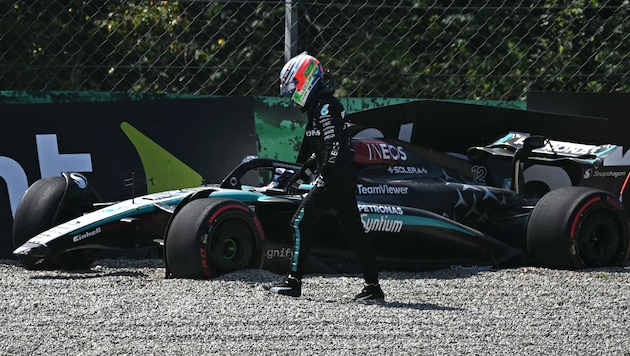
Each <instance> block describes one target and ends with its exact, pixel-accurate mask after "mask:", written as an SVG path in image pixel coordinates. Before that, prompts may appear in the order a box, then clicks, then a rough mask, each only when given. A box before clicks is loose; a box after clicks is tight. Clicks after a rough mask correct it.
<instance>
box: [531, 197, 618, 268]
mask: <svg viewBox="0 0 630 356" xmlns="http://www.w3.org/2000/svg"><path fill="white" fill-rule="evenodd" d="M526 244H527V252H528V254H529V256H530V257H531V258H532V260H533V261H534V262H535V263H536V264H538V265H540V266H544V267H550V268H558V269H578V268H593V267H602V266H616V265H624V264H625V263H626V261H627V260H628V255H629V253H630V251H629V237H628V220H627V218H626V215H625V213H624V210H623V206H622V205H621V203H620V202H619V200H617V199H616V198H615V197H614V196H612V195H611V194H609V193H607V192H605V191H601V190H597V189H592V188H586V187H563V188H559V189H555V190H552V191H551V192H549V193H547V194H546V195H545V196H543V197H542V198H541V199H540V201H539V202H538V204H537V205H536V206H535V207H534V210H533V212H532V214H531V216H530V218H529V221H528V223H527V231H526Z"/></svg>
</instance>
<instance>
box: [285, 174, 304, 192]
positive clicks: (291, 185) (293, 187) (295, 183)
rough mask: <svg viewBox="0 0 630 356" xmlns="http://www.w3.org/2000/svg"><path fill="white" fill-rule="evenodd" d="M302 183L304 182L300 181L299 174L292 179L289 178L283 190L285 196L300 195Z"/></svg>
mask: <svg viewBox="0 0 630 356" xmlns="http://www.w3.org/2000/svg"><path fill="white" fill-rule="evenodd" d="M302 183H304V180H303V179H301V177H300V175H299V174H296V175H294V176H293V177H291V179H290V180H289V182H288V184H287V187H286V189H285V190H286V192H287V194H289V195H298V194H300V184H302Z"/></svg>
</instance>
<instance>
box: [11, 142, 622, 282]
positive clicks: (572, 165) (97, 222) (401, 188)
mask: <svg viewBox="0 0 630 356" xmlns="http://www.w3.org/2000/svg"><path fill="white" fill-rule="evenodd" d="M368 131H369V130H368ZM365 132H367V131H365V130H364V131H362V132H359V133H358V134H357V135H356V136H355V137H354V139H353V147H354V149H355V152H356V164H357V168H358V172H359V177H358V182H357V191H356V194H357V201H358V207H359V211H360V214H361V220H362V222H363V226H364V230H365V232H366V236H367V237H368V238H371V239H372V241H373V244H374V247H375V251H376V252H377V259H378V262H379V266H380V267H381V268H382V269H386V270H408V271H418V270H428V269H437V268H447V267H453V266H462V267H466V266H490V267H506V266H516V265H523V264H539V265H544V266H549V267H559V268H580V267H591V266H597V265H625V264H627V261H628V255H629V254H630V251H629V247H628V245H629V243H628V220H627V217H626V215H627V208H624V206H623V204H622V202H623V201H624V197H625V195H626V194H627V192H626V184H627V180H628V177H629V175H628V171H629V170H630V167H628V166H625V165H619V163H620V162H621V161H620V160H619V159H618V158H619V155H620V154H622V152H621V151H620V147H618V146H616V145H612V144H605V145H587V144H579V143H572V142H563V141H554V140H548V139H546V138H544V137H539V136H532V135H529V134H526V133H518V132H509V133H506V135H505V136H503V137H501V138H499V139H498V140H495V141H494V142H492V143H490V144H488V145H484V146H479V147H471V148H469V150H468V151H467V152H460V153H453V152H450V153H449V152H439V151H437V150H433V149H431V148H426V147H420V146H417V145H412V144H410V143H408V142H403V141H400V140H394V139H389V138H383V137H378V135H376V136H374V135H367V136H366V135H365V134H364V133H365ZM299 168H300V165H299V164H294V163H290V162H282V161H278V160H273V159H266V158H258V157H250V158H249V159H247V160H245V161H244V162H243V163H242V164H240V165H239V166H238V167H236V168H235V169H234V170H233V171H232V172H230V173H229V174H228V175H227V176H226V178H225V179H224V180H223V181H222V182H221V183H219V184H213V185H204V186H200V187H194V188H188V189H180V190H173V191H166V192H161V193H156V194H148V195H145V196H139V197H134V198H132V199H129V200H126V201H122V202H116V203H100V204H89V205H90V208H83V209H78V208H76V206H78V205H82V206H85V205H86V204H85V203H86V201H87V202H90V203H94V201H95V200H97V199H96V198H95V196H96V194H94V193H88V192H90V188H89V184H86V182H87V181H86V179H85V177H83V176H82V175H79V174H76V173H72V174H71V173H65V174H64V175H63V178H64V181H65V183H66V185H65V187H64V188H63V196H62V197H61V198H58V201H55V202H54V204H52V206H54V209H56V210H58V211H57V212H56V213H55V214H54V215H55V216H63V215H64V214H61V212H62V211H64V212H65V211H66V210H68V206H70V205H73V207H74V209H73V210H74V211H75V212H74V213H72V214H71V215H74V216H72V217H71V218H69V219H62V218H54V219H52V220H50V219H48V220H47V221H46V222H43V223H42V222H40V223H39V224H40V225H41V226H42V228H41V230H43V231H41V232H39V231H38V232H37V233H36V234H33V231H27V232H21V230H20V229H22V231H24V230H25V229H26V230H28V228H25V226H26V225H25V224H26V223H28V222H31V221H30V220H28V219H32V218H28V219H27V218H21V217H20V216H26V214H30V215H32V214H39V213H41V212H33V211H32V208H30V207H33V206H35V205H34V204H33V203H31V204H28V203H25V204H24V205H25V207H23V206H22V205H23V204H22V203H21V204H20V206H19V207H18V212H17V213H16V225H15V226H14V243H15V245H16V246H15V247H16V249H15V251H14V254H15V255H16V256H17V257H18V258H19V259H20V260H22V262H23V263H24V264H25V266H27V267H28V268H59V267H66V268H68V267H71V266H73V265H78V266H82V265H84V264H83V263H78V264H77V263H75V262H76V261H77V259H78V260H80V261H81V262H89V259H87V260H85V254H84V252H85V251H98V250H100V249H133V248H139V247H147V246H156V245H160V246H164V258H165V260H166V262H167V275H169V276H174V277H194V278H197V277H199V278H209V277H213V276H216V275H218V274H222V273H225V272H229V271H230V270H234V269H240V268H263V269H267V270H270V271H274V272H277V273H284V272H285V271H287V269H288V265H289V262H290V260H291V257H292V237H291V231H290V228H289V221H290V219H291V217H292V216H293V214H294V212H295V210H296V208H297V206H298V205H299V203H300V201H301V196H300V195H287V194H286V193H284V190H283V184H284V182H285V181H286V178H287V176H289V175H291V174H294V173H295V172H296V171H297V170H299ZM252 177H253V178H252ZM57 178H59V177H57ZM246 178H248V179H249V180H250V181H253V182H254V183H248V184H245V183H244V181H245V180H247V179H246ZM36 184H37V183H36ZM578 186H579V187H587V188H588V191H580V192H579V193H577V194H576V195H575V197H576V199H577V198H579V199H582V197H584V199H586V201H585V202H584V203H578V205H577V206H576V207H575V208H574V210H575V211H576V212H575V213H573V212H569V213H567V214H568V215H567V216H566V217H562V219H564V220H565V221H557V220H558V219H555V220H554V218H553V217H552V218H550V219H551V221H547V220H546V219H547V218H546V217H542V218H541V217H538V218H537V219H543V220H540V221H542V222H541V223H538V222H536V225H554V224H557V225H559V226H562V228H563V229H564V227H566V228H567V229H568V230H567V233H566V235H567V236H564V235H565V232H564V231H565V230H562V231H561V232H558V233H557V234H558V235H562V236H559V237H553V239H560V240H563V241H562V242H561V245H562V246H559V247H557V248H555V250H553V249H552V250H553V251H555V252H553V253H552V254H551V255H550V256H549V255H545V254H546V253H545V252H541V253H539V252H537V251H540V250H548V248H547V242H546V240H545V239H541V238H538V237H532V238H529V237H528V235H527V233H528V230H532V231H541V230H540V229H538V230H537V228H532V227H531V225H532V221H531V220H532V219H531V218H532V212H533V211H534V210H536V207H537V205H539V203H540V202H541V200H542V199H547V200H553V198H549V196H550V192H555V191H559V189H561V188H562V187H578ZM303 188H305V191H306V190H308V188H309V186H308V185H305V186H303ZM31 189H32V187H31V188H29V190H31ZM39 189H41V190H42V191H46V184H45V182H44V183H42V184H41V187H40V188H39ZM38 194H40V193H38ZM554 194H555V193H554ZM558 194H559V193H558ZM566 194H574V193H572V192H569V193H566V192H564V193H563V195H559V197H560V198H562V197H563V196H566ZM28 196H29V194H28V191H27V194H26V195H25V199H39V198H27V197H28ZM88 197H89V198H88ZM545 197H547V198H545ZM567 199H568V198H567ZM576 199H573V198H570V199H569V200H570V201H573V200H576ZM579 199H578V200H579ZM596 200H597V204H595V205H593V206H595V207H598V209H599V210H603V211H605V214H604V215H606V219H607V220H606V224H607V227H606V229H604V230H606V232H607V234H608V235H612V238H608V237H606V239H607V240H606V241H607V242H606V244H605V246H603V243H602V241H604V237H603V235H604V232H601V231H599V230H598V231H599V236H596V237H597V238H594V237H593V236H590V237H589V236H586V237H579V236H578V230H579V229H578V226H577V225H580V226H581V225H583V221H582V220H580V219H581V218H580V216H584V215H585V212H589V211H590V210H592V209H591V207H590V205H589V204H592V203H590V202H595V201H596ZM587 201H588V202H587ZM625 201H629V200H628V199H625ZM71 202H74V203H71ZM77 202H80V203H81V204H78V203H77ZM192 202H195V203H194V204H193V203H192ZM217 202H219V203H220V204H219V203H217ZM230 202H232V203H230ZM210 204H214V205H212V207H208V208H207V209H206V208H205V207H207V206H209V205H210ZM552 204H553V202H552V203H545V204H544V205H545V206H551V205H552ZM593 204H594V203H593ZM193 205H194V206H195V209H197V210H192V211H189V210H191V209H192V208H191V207H192V206H193ZM604 205H605V206H604ZM600 206H601V207H600ZM20 208H23V209H20ZM27 208H29V209H27ZM600 208H601V209H600ZM203 209H205V210H203ZM239 209H241V210H243V211H244V212H245V211H247V212H246V213H247V214H246V215H247V216H246V215H244V214H245V213H239V214H240V215H238V214H236V215H234V216H230V219H231V220H236V221H247V224H246V225H247V228H245V229H244V230H243V231H246V234H247V235H248V237H247V238H246V239H239V238H238V236H237V235H238V231H240V230H238V229H235V228H232V229H233V230H231V232H229V233H224V235H225V236H222V237H221V241H220V242H218V243H214V242H211V241H210V240H213V239H214V240H217V239H218V238H215V237H214V236H215V235H214V234H215V230H216V226H214V225H213V224H212V222H213V221H219V220H220V218H221V216H222V215H221V214H223V212H224V211H235V212H237V211H238V210H239ZM550 209H551V210H552V211H553V210H554V209H553V207H551V208H550ZM27 210H28V211H27ZM76 210H82V211H81V212H80V214H79V213H77V212H76ZM202 210H203V211H202ZM556 210H557V209H556ZM184 212H185V213H184ZM20 214H21V215H20ZM184 214H187V216H188V218H187V219H188V220H185V223H183V222H178V221H177V220H178V219H179V216H183V215H184ZM203 214H206V215H203ZM66 215H67V214H66ZM237 215H238V216H237ZM198 216H200V218H199V217H198ZM24 219H27V220H26V221H25V222H22V220H24ZM60 219H61V220H64V221H60ZM182 219H184V218H182ZM230 219H227V220H230ZM602 219H603V218H602ZM65 220H67V221H65ZM180 220H181V219H180ZM178 223H179V224H178ZM340 223H342V222H339V221H338V220H337V218H336V216H335V213H334V212H332V211H331V212H330V214H328V215H326V216H325V217H324V219H323V221H322V222H321V223H320V224H318V227H317V231H316V232H315V236H316V238H315V239H314V240H315V241H314V242H313V253H312V255H313V257H312V258H311V261H310V265H309V268H310V270H311V271H312V272H351V271H356V266H355V265H354V263H353V259H352V256H353V252H352V251H351V250H350V249H349V247H348V245H347V243H346V242H345V240H344V238H343V237H342V236H341V233H340V229H339V224H340ZM195 224H198V225H199V226H201V227H200V228H198V229H197V230H195V231H192V230H191V231H188V228H187V227H186V226H187V225H195ZM204 224H205V225H204ZM606 224H605V225H606ZM46 225H49V226H46ZM571 225H574V226H571ZM181 226H184V227H181ZM611 226H612V227H611ZM195 228H196V227H195ZM193 230H194V229H193ZM199 230H200V231H199ZM610 230H612V233H611V232H610ZM554 231H555V230H554ZM554 231H551V232H545V234H547V233H549V234H551V235H553V234H556V233H555V232H554ZM593 231H595V229H593ZM29 233H30V234H33V235H34V236H28V234H29ZM217 234H218V233H217ZM590 234H591V235H593V232H590ZM183 235H190V236H187V237H186V236H184V237H182V236H183ZM178 239H189V240H190V242H189V243H186V244H185V245H181V244H180V243H179V242H176V241H177V240H178ZM597 239H599V240H597ZM611 239H612V241H611ZM564 240H566V241H564ZM578 240H579V241H578ZM169 241H171V242H170V245H169ZM174 241H175V242H174ZM530 241H534V242H532V243H531V244H532V246H528V243H529V242H530ZM541 241H542V242H541ZM580 241H582V242H580ZM584 241H587V242H584ZM598 241H599V244H600V245H602V246H603V247H602V246H599V245H597V243H598ZM583 242H584V244H583V245H580V244H581V243H583ZM588 244H590V245H592V246H590V245H589V246H587V245H588ZM596 245H597V246H596ZM169 246H174V247H169ZM541 246H542V247H541ZM595 247H597V248H595ZM169 248H171V251H173V252H169ZM587 250H595V252H592V253H591V255H590V257H588V258H586V257H584V256H585V255H586V253H582V252H581V251H587ZM175 251H177V252H175ZM242 251H246V252H245V253H244V254H245V255H244V256H241V255H239V254H237V252H239V253H241V252H242ZM77 254H81V257H80V258H78V257H77ZM169 254H170V255H171V256H175V255H177V254H179V256H180V257H178V258H175V257H173V258H171V259H169ZM533 254H534V255H533ZM535 254H539V255H543V257H541V258H537V256H535ZM556 254H559V255H562V256H559V257H558V260H559V261H561V262H558V263H556V262H555V261H556V257H555V255H556ZM188 260H190V261H188ZM180 263H185V264H188V263H190V264H191V267H187V268H188V269H193V270H195V269H196V272H194V273H193V272H191V273H188V272H180V271H178V267H177V266H176V264H180ZM173 271H175V272H173Z"/></svg>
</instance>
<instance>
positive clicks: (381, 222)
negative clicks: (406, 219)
mask: <svg viewBox="0 0 630 356" xmlns="http://www.w3.org/2000/svg"><path fill="white" fill-rule="evenodd" d="M361 222H362V223H363V230H364V231H365V232H366V233H368V232H371V231H377V232H393V233H399V232H400V231H401V230H402V227H403V222H402V220H397V219H391V218H390V217H389V215H381V216H379V217H374V215H371V214H361Z"/></svg>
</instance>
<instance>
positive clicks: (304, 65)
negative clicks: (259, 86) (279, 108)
mask: <svg viewBox="0 0 630 356" xmlns="http://www.w3.org/2000/svg"><path fill="white" fill-rule="evenodd" d="M323 75H324V67H323V66H322V64H321V63H320V62H319V60H318V59H317V58H315V57H313V56H310V55H308V54H307V53H306V52H302V53H300V54H298V55H297V56H295V57H293V58H291V59H290V60H289V61H288V62H287V63H286V64H285V65H284V67H283V68H282V71H280V95H282V96H291V99H292V100H293V101H294V102H295V103H296V104H298V105H299V106H301V107H304V106H305V105H306V104H307V103H308V102H309V100H310V99H311V96H312V95H314V94H315V92H317V86H318V84H319V81H320V80H321V78H322V76H323Z"/></svg>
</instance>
